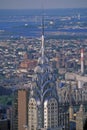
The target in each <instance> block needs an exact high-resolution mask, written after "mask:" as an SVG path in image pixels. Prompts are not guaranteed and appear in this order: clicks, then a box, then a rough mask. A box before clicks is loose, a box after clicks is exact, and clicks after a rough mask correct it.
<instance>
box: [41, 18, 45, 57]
mask: <svg viewBox="0 0 87 130" xmlns="http://www.w3.org/2000/svg"><path fill="white" fill-rule="evenodd" d="M41 38H42V39H41V40H42V41H41V42H42V46H41V53H42V58H43V57H44V50H45V48H44V16H42V37H41Z"/></svg>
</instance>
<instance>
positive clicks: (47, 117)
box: [28, 28, 59, 130]
mask: <svg viewBox="0 0 87 130" xmlns="http://www.w3.org/2000/svg"><path fill="white" fill-rule="evenodd" d="M43 29H44V28H43ZM34 72H35V74H34V76H33V82H32V88H31V93H30V97H29V102H28V128H29V130H37V129H38V130H39V129H42V128H44V129H53V130H56V129H58V109H59V108H58V96H57V90H56V82H55V81H56V80H55V75H54V73H53V70H52V68H51V67H50V66H49V61H48V58H47V57H46V55H45V47H44V30H43V31H42V45H41V57H40V58H39V59H38V65H37V66H36V68H35V70H34Z"/></svg>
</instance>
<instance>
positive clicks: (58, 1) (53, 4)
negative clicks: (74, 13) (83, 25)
mask: <svg viewBox="0 0 87 130" xmlns="http://www.w3.org/2000/svg"><path fill="white" fill-rule="evenodd" d="M42 3H43V5H44V8H87V0H73V1H72V0H50V1H49V0H44V1H42V0H32V1H30V0H15V1H12V0H8V1H7V0H0V9H40V8H41V5H42Z"/></svg>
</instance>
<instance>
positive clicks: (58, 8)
mask: <svg viewBox="0 0 87 130" xmlns="http://www.w3.org/2000/svg"><path fill="white" fill-rule="evenodd" d="M58 9H87V7H85V8H84V7H73V8H45V9H44V10H58ZM0 10H42V9H41V8H30V9H29V8H12V9H11V8H3V9H0Z"/></svg>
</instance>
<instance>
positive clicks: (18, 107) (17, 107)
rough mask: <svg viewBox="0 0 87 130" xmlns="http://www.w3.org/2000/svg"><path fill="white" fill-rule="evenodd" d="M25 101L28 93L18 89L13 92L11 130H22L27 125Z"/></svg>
mask: <svg viewBox="0 0 87 130" xmlns="http://www.w3.org/2000/svg"><path fill="white" fill-rule="evenodd" d="M27 100H28V91H27V90H26V89H22V88H21V89H18V90H15V92H14V103H13V115H12V116H13V121H12V124H13V125H12V130H24V126H25V125H26V124H27Z"/></svg>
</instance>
